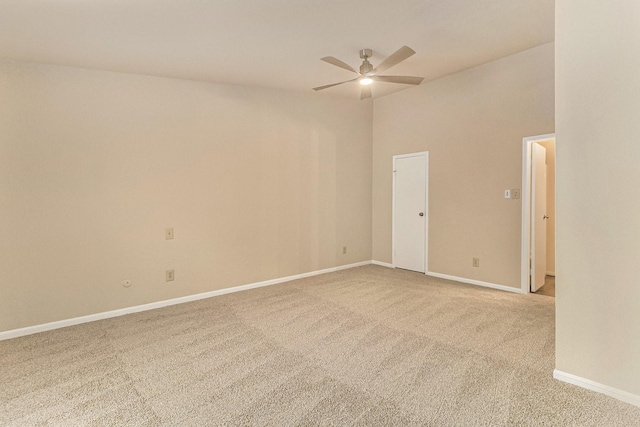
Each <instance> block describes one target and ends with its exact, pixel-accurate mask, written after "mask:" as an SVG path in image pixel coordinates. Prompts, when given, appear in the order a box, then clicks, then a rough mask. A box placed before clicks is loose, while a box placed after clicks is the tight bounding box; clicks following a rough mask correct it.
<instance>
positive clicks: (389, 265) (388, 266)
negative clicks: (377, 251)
mask: <svg viewBox="0 0 640 427" xmlns="http://www.w3.org/2000/svg"><path fill="white" fill-rule="evenodd" d="M371 264H373V265H379V266H380V267H387V268H395V267H394V266H393V264H389V263H388V262H382V261H375V260H374V261H371Z"/></svg>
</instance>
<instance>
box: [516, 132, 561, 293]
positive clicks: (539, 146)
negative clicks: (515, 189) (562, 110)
mask: <svg viewBox="0 0 640 427" xmlns="http://www.w3.org/2000/svg"><path fill="white" fill-rule="evenodd" d="M555 145H556V141H555V135H553V134H550V135H539V136H535V137H528V138H524V140H523V164H522V166H523V167H522V171H523V175H522V284H521V285H522V291H523V292H527V293H528V292H535V293H537V294H541V295H547V296H555V285H556V283H555V148H556V147H555Z"/></svg>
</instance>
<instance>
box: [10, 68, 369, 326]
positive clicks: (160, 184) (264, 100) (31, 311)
mask: <svg viewBox="0 0 640 427" xmlns="http://www.w3.org/2000/svg"><path fill="white" fill-rule="evenodd" d="M371 118H372V107H371V103H370V102H360V101H359V100H357V99H356V100H333V99H328V98H326V97H319V96H315V95H314V94H313V93H309V94H294V93H287V92H282V91H271V90H262V89H253V88H245V87H239V86H224V85H215V84H208V83H202V82H193V81H181V80H172V79H163V78H156V77H147V76H134V75H126V74H117V73H109V72H101V71H89V70H80V69H73V68H64V67H54V66H43V65H33V64H24V63H15V62H0V206H1V208H0V235H1V236H2V239H0V259H1V260H2V269H1V271H0V283H1V286H0V305H1V307H0V331H5V330H10V329H14V328H20V327H25V326H30V325H35V324H40V323H44V322H50V321H56V320H61V319H67V318H72V317H76V316H82V315H86V314H91V313H97V312H102V311H107V310H113V309H118V308H123V307H129V306H135V305H139V304H144V303H149V302H153V301H159V300H165V299H170V298H175V297H179V296H184V295H190V294H196V293H200V292H205V291H211V290H216V289H221V288H227V287H231V286H237V285H242V284H247V283H252V282H257V281H262V280H266V279H273V278H278V277H284V276H289V275H294V274H298V273H303V272H308V271H313V270H318V269H324V268H329V267H334V266H338V265H343V264H349V263H354V262H358V261H366V260H370V259H371V138H372V136H371V132H372V123H371ZM167 226H173V227H174V228H175V240H173V241H165V240H164V229H165V227H167ZM342 246H347V248H348V249H347V254H346V255H342V251H341V249H342ZM166 269H175V274H176V280H175V282H173V283H165V281H164V272H165V270H166ZM122 279H132V280H133V286H132V287H131V288H129V289H125V288H123V287H122V286H121V284H120V282H121V280H122Z"/></svg>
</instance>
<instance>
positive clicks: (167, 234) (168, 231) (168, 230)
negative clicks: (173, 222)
mask: <svg viewBox="0 0 640 427" xmlns="http://www.w3.org/2000/svg"><path fill="white" fill-rule="evenodd" d="M164 239H165V240H172V239H173V227H167V228H165V229H164Z"/></svg>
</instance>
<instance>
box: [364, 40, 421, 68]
mask: <svg viewBox="0 0 640 427" xmlns="http://www.w3.org/2000/svg"><path fill="white" fill-rule="evenodd" d="M415 53H416V51H415V50H413V49H411V48H410V47H408V46H402V47H401V48H400V49H398V50H396V51H395V52H393V53H392V54H391V55H389V56H388V57H387V59H385V60H384V61H382V62H381V63H380V65H378V66H377V67H376V68H375V69H374V70H373V72H374V73H382V72H383V71H385V70H388V69H389V68H391V67H393V66H395V65H398V64H399V63H401V62H402V61H404V60H405V59H407V58H408V57H410V56H411V55H414V54H415Z"/></svg>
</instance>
